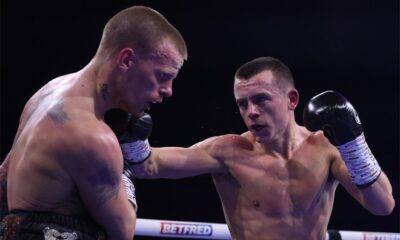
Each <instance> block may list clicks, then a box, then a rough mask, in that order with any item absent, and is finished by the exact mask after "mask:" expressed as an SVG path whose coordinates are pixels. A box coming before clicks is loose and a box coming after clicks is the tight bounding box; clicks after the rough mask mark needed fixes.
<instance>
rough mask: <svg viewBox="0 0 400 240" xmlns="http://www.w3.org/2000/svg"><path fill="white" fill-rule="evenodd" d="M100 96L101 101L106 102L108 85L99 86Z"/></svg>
mask: <svg viewBox="0 0 400 240" xmlns="http://www.w3.org/2000/svg"><path fill="white" fill-rule="evenodd" d="M101 96H102V97H103V100H104V101H106V100H107V97H108V84H103V85H101Z"/></svg>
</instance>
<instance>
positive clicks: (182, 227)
mask: <svg viewBox="0 0 400 240" xmlns="http://www.w3.org/2000/svg"><path fill="white" fill-rule="evenodd" d="M212 232H213V230H212V226H211V225H209V224H187V223H184V224H183V223H173V222H161V230H160V233H161V234H167V235H191V236H211V234H212Z"/></svg>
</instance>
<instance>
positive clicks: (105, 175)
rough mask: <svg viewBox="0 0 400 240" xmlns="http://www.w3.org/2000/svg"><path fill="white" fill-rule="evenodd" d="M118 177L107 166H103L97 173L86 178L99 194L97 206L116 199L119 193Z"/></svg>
mask: <svg viewBox="0 0 400 240" xmlns="http://www.w3.org/2000/svg"><path fill="white" fill-rule="evenodd" d="M118 179H119V175H118V174H117V173H116V172H115V171H114V170H113V169H112V168H111V167H110V166H109V165H104V166H103V167H102V168H101V169H100V170H99V171H97V173H95V174H94V175H92V176H89V177H88V178H87V181H88V182H89V183H90V184H91V185H92V187H93V188H94V189H95V191H96V192H98V194H99V199H97V206H98V207H100V206H102V205H103V204H104V203H105V202H106V201H107V200H108V199H110V198H112V197H114V198H117V197H118V191H119V182H118Z"/></svg>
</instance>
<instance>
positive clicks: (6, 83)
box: [1, 0, 400, 232]
mask: <svg viewBox="0 0 400 240" xmlns="http://www.w3.org/2000/svg"><path fill="white" fill-rule="evenodd" d="M223 2H224V3H223ZM1 4H2V6H1V11H2V13H1V23H2V27H1V30H2V31H1V36H2V37H1V154H2V158H4V157H5V155H6V153H7V152H8V150H9V149H10V146H11V143H12V140H13V137H14V134H15V132H16V129H17V122H18V117H19V114H20V113H21V111H22V108H23V106H24V103H25V102H26V101H27V100H28V99H29V97H30V96H31V95H32V94H33V93H34V92H35V91H36V90H38V89H39V88H40V87H41V86H42V85H43V84H45V83H46V82H47V81H49V80H50V79H52V78H54V77H56V76H59V75H62V74H65V73H69V72H74V71H77V70H79V69H81V68H82V67H83V66H85V65H86V64H87V63H88V62H89V61H90V59H91V58H92V56H93V55H94V53H95V51H96V49H97V45H98V42H99V40H100V37H101V31H102V28H103V26H104V24H105V23H106V21H107V20H108V19H109V18H110V17H112V16H113V15H114V14H115V13H117V12H118V11H120V10H122V9H123V8H126V7H129V6H131V5H146V6H150V7H153V8H155V9H156V10H158V11H159V12H161V13H162V14H163V15H164V16H166V17H167V18H168V19H169V20H170V22H171V23H172V24H173V25H174V26H175V27H176V28H177V29H178V30H180V32H181V33H182V35H183V36H184V38H185V39H186V41H187V44H188V50H189V61H187V62H186V63H185V65H184V67H183V69H182V71H181V73H180V75H179V76H178V78H177V79H176V80H175V85H174V96H173V97H172V98H170V99H168V100H166V101H165V102H164V103H163V104H162V105H161V106H157V107H154V108H153V109H152V110H151V112H150V113H151V114H152V117H153V121H154V129H153V134H152V136H151V139H150V141H151V143H152V145H153V146H171V145H176V146H190V145H192V144H194V143H196V142H198V141H200V140H202V139H204V138H207V137H210V136H213V135H220V134H226V133H242V132H243V131H245V130H246V129H245V127H244V124H243V123H242V120H241V118H240V115H239V114H238V111H237V109H236V106H235V102H234V97H233V91H232V83H233V74H234V72H235V70H236V68H237V67H239V66H240V65H241V64H243V63H244V62H247V61H249V60H251V59H254V58H256V57H260V56H274V57H277V58H279V59H281V60H282V61H283V62H285V63H286V64H287V65H288V66H289V67H290V68H291V70H292V72H293V75H294V78H295V82H296V87H297V89H298V90H299V91H300V96H301V99H300V104H299V106H298V109H297V112H296V117H297V119H298V122H299V123H300V124H302V120H301V111H302V109H303V107H304V105H305V103H306V101H307V100H308V99H309V98H311V97H312V96H314V95H316V94H317V93H319V92H322V91H324V90H328V89H334V90H337V91H339V92H341V93H343V94H344V95H345V96H347V98H348V99H349V100H350V101H351V102H352V104H353V105H354V106H355V108H356V109H357V111H358V113H359V116H360V118H361V121H362V123H363V127H364V130H365V134H366V137H367V141H368V143H369V146H370V147H371V149H372V151H373V153H374V154H375V156H376V158H377V159H378V161H379V163H380V165H381V167H382V168H383V170H384V171H385V172H386V173H387V175H388V177H389V179H390V181H391V183H392V185H393V194H394V196H395V198H396V203H397V205H398V204H399V97H398V95H399V1H397V0H385V1H382V0H367V1H365V0H352V1H348V0H335V1H324V0H312V1H236V2H231V1H175V0H170V1H166V0H160V1H122V0H120V1H104V2H98V1H52V2H47V1H46V2H44V1H13V0H3V1H1ZM44 134H45V133H44ZM137 195H138V201H139V212H138V215H139V217H140V218H155V219H171V220H182V221H206V222H217V223H224V222H225V221H224V217H223V213H222V209H221V205H220V202H219V198H218V196H217V193H216V191H215V188H214V186H213V183H212V179H211V177H210V176H209V175H204V176H199V177H193V178H188V179H184V180H139V181H138V183H137ZM329 229H340V230H357V231H363V230H364V231H390V232H399V231H400V228H399V207H398V206H396V208H395V210H394V211H393V213H392V214H391V215H389V216H385V217H381V216H374V215H372V214H370V213H368V212H367V211H366V210H364V209H363V208H362V207H361V206H360V205H359V204H358V203H356V202H355V200H353V199H352V198H351V197H350V196H349V195H348V194H347V193H346V192H344V190H343V188H342V187H339V188H338V191H337V194H336V201H335V206H334V209H333V214H332V217H331V221H330V223H329Z"/></svg>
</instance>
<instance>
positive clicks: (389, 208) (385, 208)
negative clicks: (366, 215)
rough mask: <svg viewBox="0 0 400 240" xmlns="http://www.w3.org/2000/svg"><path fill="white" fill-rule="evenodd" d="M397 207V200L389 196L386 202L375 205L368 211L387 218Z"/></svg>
mask: <svg viewBox="0 0 400 240" xmlns="http://www.w3.org/2000/svg"><path fill="white" fill-rule="evenodd" d="M394 207H395V200H394V198H393V196H391V195H390V196H388V197H387V198H386V199H384V201H382V202H381V203H378V204H374V205H373V206H371V207H369V208H368V210H369V211H370V212H371V213H372V214H374V215H378V216H386V215H389V214H391V213H392V212H393V209H394Z"/></svg>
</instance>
